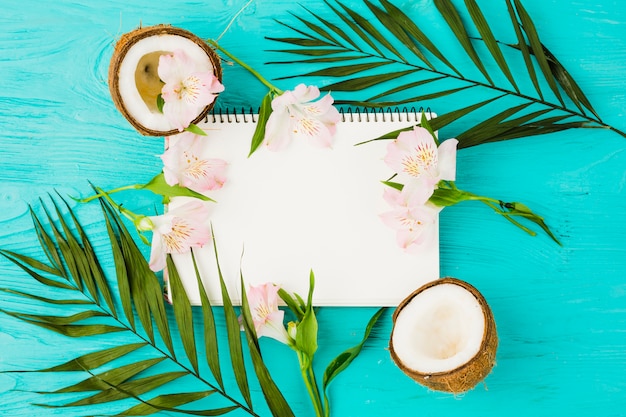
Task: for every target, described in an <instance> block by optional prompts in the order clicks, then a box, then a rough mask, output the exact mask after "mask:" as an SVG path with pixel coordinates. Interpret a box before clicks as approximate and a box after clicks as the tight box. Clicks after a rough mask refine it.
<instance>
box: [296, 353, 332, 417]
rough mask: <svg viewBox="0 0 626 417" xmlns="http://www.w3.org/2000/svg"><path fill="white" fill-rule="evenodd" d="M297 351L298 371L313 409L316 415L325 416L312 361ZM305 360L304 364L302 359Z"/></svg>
mask: <svg viewBox="0 0 626 417" xmlns="http://www.w3.org/2000/svg"><path fill="white" fill-rule="evenodd" d="M297 353H298V361H299V362H300V372H301V373H302V379H303V380H304V385H305V386H306V390H307V392H308V393H309V397H310V398H311V402H312V403H313V409H314V410H315V416H316V417H325V414H324V407H323V406H322V398H321V396H320V391H319V388H318V386H317V382H316V379H315V373H314V372H313V366H312V361H311V360H309V359H308V358H304V357H303V356H302V353H301V352H297ZM305 360H306V364H305V363H304V361H305Z"/></svg>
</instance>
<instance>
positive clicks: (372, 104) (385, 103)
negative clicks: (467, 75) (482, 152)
mask: <svg viewBox="0 0 626 417" xmlns="http://www.w3.org/2000/svg"><path fill="white" fill-rule="evenodd" d="M473 87H476V86H475V85H467V86H465V87H459V88H452V89H449V90H441V91H435V92H434V93H430V94H422V95H419V96H415V97H411V98H407V99H402V100H397V101H379V102H372V101H345V100H335V104H338V105H339V104H351V105H353V106H365V107H377V108H380V107H395V106H399V105H400V104H406V103H419V102H426V101H428V100H432V99H436V98H441V97H445V96H449V95H452V94H456V93H458V92H460V91H464V90H469V89H470V88H473Z"/></svg>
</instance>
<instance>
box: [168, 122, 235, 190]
mask: <svg viewBox="0 0 626 417" xmlns="http://www.w3.org/2000/svg"><path fill="white" fill-rule="evenodd" d="M203 140H206V138H203V137H202V136H198V135H195V134H193V133H190V132H183V133H180V134H178V135H176V136H175V137H170V138H169V141H170V144H171V146H170V147H169V148H168V149H167V151H165V152H164V153H163V155H161V160H162V161H163V174H164V176H165V182H167V183H168V184H169V185H176V184H180V185H182V186H184V187H187V188H189V189H190V190H193V191H196V192H198V193H200V194H206V193H207V191H213V190H218V189H220V188H222V185H224V181H226V176H225V171H226V166H227V165H228V164H227V162H226V161H224V160H223V159H217V158H206V157H204V156H203V155H201V150H202V141H203Z"/></svg>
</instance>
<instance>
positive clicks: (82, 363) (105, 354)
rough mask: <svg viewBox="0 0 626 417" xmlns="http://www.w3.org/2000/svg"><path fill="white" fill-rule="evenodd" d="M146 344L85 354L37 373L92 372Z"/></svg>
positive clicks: (133, 344) (132, 344)
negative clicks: (85, 370)
mask: <svg viewBox="0 0 626 417" xmlns="http://www.w3.org/2000/svg"><path fill="white" fill-rule="evenodd" d="M146 345H147V343H145V342H139V343H131V344H128V345H120V346H114V347H112V348H109V349H103V350H100V351H97V352H92V353H87V354H86V355H82V356H79V357H78V358H74V359H71V360H69V361H67V362H65V363H62V364H60V365H56V366H53V367H50V368H46V369H42V370H40V371H39V372H68V371H82V370H84V369H87V370H92V369H96V368H99V367H101V366H102V365H104V364H107V363H109V362H111V361H113V360H115V359H118V358H121V357H122V356H124V355H127V354H129V353H131V352H134V351H135V350H137V349H139V348H142V347H144V346H146Z"/></svg>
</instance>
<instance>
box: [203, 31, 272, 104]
mask: <svg viewBox="0 0 626 417" xmlns="http://www.w3.org/2000/svg"><path fill="white" fill-rule="evenodd" d="M207 43H208V44H209V45H211V46H213V47H214V48H215V49H217V50H218V51H220V52H222V53H223V54H224V55H226V56H227V57H228V58H230V59H232V60H233V61H235V62H236V63H237V64H239V65H241V66H242V67H243V68H245V69H246V70H248V72H250V73H251V74H252V75H254V76H255V77H256V78H257V79H258V80H259V81H260V82H261V83H263V85H265V86H266V87H267V88H269V89H270V91H272V92H274V93H276V94H282V93H283V91H282V90H281V89H279V88H277V87H276V86H275V85H274V84H272V83H270V82H269V81H267V79H265V77H263V76H262V75H261V74H259V73H258V71H256V70H255V69H253V68H252V67H251V66H250V65H248V64H246V63H245V62H243V61H242V60H240V59H239V58H237V57H236V56H235V55H233V54H231V53H230V52H228V51H227V50H226V49H224V48H223V47H221V46H220V45H219V44H218V43H217V42H216V41H214V40H213V39H208V40H207Z"/></svg>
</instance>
